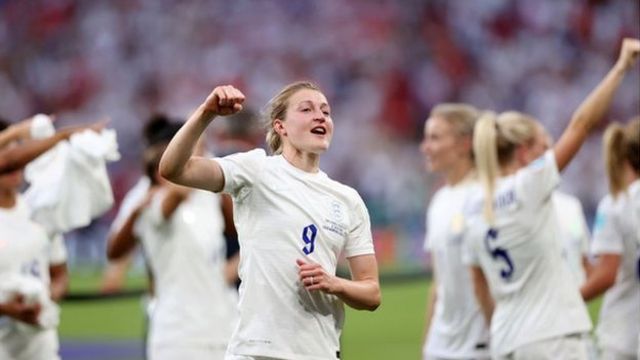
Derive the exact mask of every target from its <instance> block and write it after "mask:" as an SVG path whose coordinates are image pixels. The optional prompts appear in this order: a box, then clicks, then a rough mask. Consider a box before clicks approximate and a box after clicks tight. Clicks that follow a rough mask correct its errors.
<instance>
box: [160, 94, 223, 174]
mask: <svg viewBox="0 0 640 360" xmlns="http://www.w3.org/2000/svg"><path fill="white" fill-rule="evenodd" d="M214 117H215V116H214V114H213V113H212V112H210V111H206V110H204V108H203V107H202V106H201V107H199V108H198V109H197V110H196V111H195V112H194V113H193V114H192V115H191V117H189V120H187V122H186V123H185V124H184V125H183V126H182V127H181V128H180V130H179V131H178V133H176V135H175V136H174V137H173V139H171V142H170V143H169V145H168V146H167V149H166V150H165V151H164V154H163V155H162V159H161V160H160V175H162V177H164V178H166V179H168V180H170V181H172V182H174V183H177V184H181V185H186V184H185V182H186V181H185V180H186V179H185V176H184V174H185V169H186V168H187V167H188V163H189V160H190V159H191V157H192V156H193V153H194V149H195V146H196V143H197V142H198V139H199V138H200V136H201V135H202V133H203V132H204V131H205V129H206V128H207V126H208V125H209V123H210V122H211V121H212V120H213V119H214Z"/></svg>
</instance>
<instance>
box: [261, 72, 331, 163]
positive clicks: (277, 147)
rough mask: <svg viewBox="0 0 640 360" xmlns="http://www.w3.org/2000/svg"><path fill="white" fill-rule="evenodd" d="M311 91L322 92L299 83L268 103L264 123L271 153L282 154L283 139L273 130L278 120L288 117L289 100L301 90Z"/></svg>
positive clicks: (311, 84)
mask: <svg viewBox="0 0 640 360" xmlns="http://www.w3.org/2000/svg"><path fill="white" fill-rule="evenodd" d="M303 89H309V90H315V91H318V92H322V91H321V90H320V88H319V87H318V86H317V85H316V84H314V83H312V82H309V81H297V82H294V83H291V84H289V85H287V86H285V87H284V88H283V89H282V90H280V92H279V93H278V94H277V95H276V96H274V97H273V98H272V99H271V100H269V102H268V103H267V105H266V107H265V111H264V122H265V126H266V127H267V136H266V141H267V146H268V147H269V150H271V153H273V154H280V153H282V139H281V138H280V135H279V134H278V133H277V132H276V130H275V129H274V128H273V124H274V122H275V121H276V119H280V120H283V121H284V119H285V117H286V116H287V107H288V106H289V99H290V98H291V96H293V94H295V93H297V92H298V91H300V90H303Z"/></svg>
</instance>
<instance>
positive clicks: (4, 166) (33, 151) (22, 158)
mask: <svg viewBox="0 0 640 360" xmlns="http://www.w3.org/2000/svg"><path fill="white" fill-rule="evenodd" d="M70 135H71V133H70V132H69V131H60V132H58V133H56V134H55V135H54V136H52V137H49V138H46V139H42V140H31V141H29V142H26V143H24V144H22V145H19V146H16V147H12V148H9V149H7V150H5V151H2V152H1V153H0V155H1V156H0V159H1V160H0V173H6V172H11V171H14V170H17V169H20V168H23V167H24V166H25V165H27V164H28V163H29V162H31V161H32V160H33V159H35V158H37V157H38V156H40V155H42V154H43V153H45V152H47V151H48V150H49V149H51V148H52V147H54V146H55V145H56V144H57V143H58V142H60V141H62V140H65V139H68V138H69V136H70Z"/></svg>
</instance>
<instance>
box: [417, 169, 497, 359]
mask: <svg viewBox="0 0 640 360" xmlns="http://www.w3.org/2000/svg"><path fill="white" fill-rule="evenodd" d="M474 185H475V183H474V182H473V180H471V179H465V180H464V181H463V182H461V183H459V184H457V185H455V186H444V187H442V188H441V189H440V190H438V192H437V193H436V194H435V195H434V196H433V199H432V200H431V203H430V204H429V210H428V211H427V225H426V229H427V236H426V238H425V250H427V251H429V252H430V253H431V258H432V260H433V267H434V275H435V278H436V283H437V286H438V288H437V300H436V303H435V309H434V313H433V317H432V319H431V326H430V328H429V336H428V338H427V340H426V343H425V345H424V348H423V358H424V359H429V358H432V357H437V358H447V359H478V358H488V357H489V328H488V327H487V324H486V321H485V320H484V317H483V316H482V313H481V312H480V307H479V306H478V302H477V301H476V299H475V295H474V292H473V284H472V282H471V276H470V272H469V268H468V266H467V265H466V264H464V263H463V261H462V241H463V235H464V228H465V218H464V214H463V210H464V205H465V203H466V201H467V200H468V198H469V195H470V194H471V192H472V191H479V190H480V189H479V188H478V187H477V186H474Z"/></svg>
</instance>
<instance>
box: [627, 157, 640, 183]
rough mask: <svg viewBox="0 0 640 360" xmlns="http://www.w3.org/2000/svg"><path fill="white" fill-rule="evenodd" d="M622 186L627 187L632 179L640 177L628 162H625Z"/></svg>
mask: <svg viewBox="0 0 640 360" xmlns="http://www.w3.org/2000/svg"><path fill="white" fill-rule="evenodd" d="M623 176H624V187H625V188H628V187H629V185H631V184H632V183H633V182H634V181H636V180H638V179H640V175H638V174H637V173H636V172H635V171H633V168H632V167H631V165H630V164H629V163H627V164H625V167H624V175H623Z"/></svg>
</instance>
